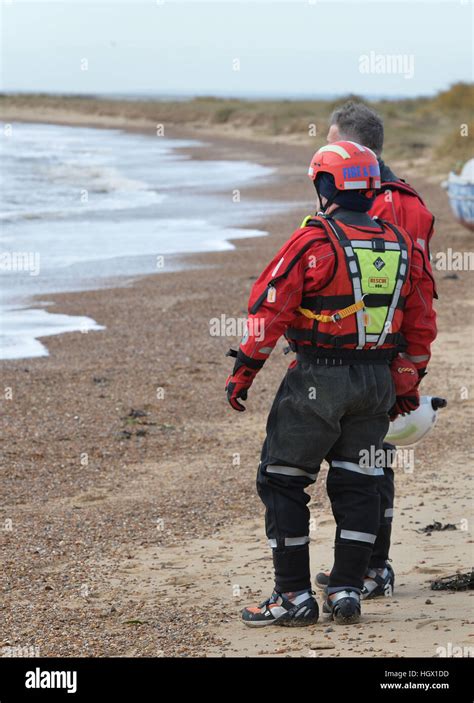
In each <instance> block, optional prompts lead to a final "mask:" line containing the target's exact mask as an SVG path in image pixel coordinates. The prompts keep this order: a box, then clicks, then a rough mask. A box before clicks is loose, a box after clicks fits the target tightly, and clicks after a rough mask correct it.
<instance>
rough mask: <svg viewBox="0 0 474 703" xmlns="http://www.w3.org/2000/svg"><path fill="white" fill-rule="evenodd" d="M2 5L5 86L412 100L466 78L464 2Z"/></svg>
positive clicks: (158, 0) (60, 1)
mask: <svg viewBox="0 0 474 703" xmlns="http://www.w3.org/2000/svg"><path fill="white" fill-rule="evenodd" d="M0 2H1V5H2V55H1V58H2V89H3V90H7V91H42V92H67V93H119V94H128V93H135V94H140V93H148V92H150V93H153V94H163V95H179V94H181V95H189V94H214V95H223V94H224V95H225V94H227V95H236V96H238V95H249V96H251V95H262V96H265V95H267V96H269V95H278V96H284V95H288V96H296V95H310V96H317V95H327V94H339V95H340V94H347V93H349V92H353V93H358V94H361V95H369V96H370V95H385V96H398V95H407V96H415V95H420V94H423V95H427V94H432V93H434V92H436V91H438V90H440V89H443V88H446V87H447V86H449V85H450V84H451V83H453V82H455V81H459V80H464V81H471V80H472V79H473V52H472V38H473V37H472V21H473V3H472V0H444V1H437V0H425V1H418V2H416V1H410V2H404V0H397V2H390V1H389V0H377V2H370V1H367V0H366V1H363V2H359V1H358V0H353V1H352V2H339V1H338V0H330V1H326V2H324V1H323V0H305V1H304V2H303V1H301V2H300V1H299V0H291V1H290V2H288V1H287V2H280V1H279V0H253V1H251V2H242V1H236V0H219V2H200V1H198V0H186V1H179V0H164V1H163V0H133V1H130V0H129V1H128V2H126V1H124V0H106V1H103V2H87V0H57V1H55V2H43V1H42V0H36V1H35V2H24V1H23V0H0ZM393 56H398V57H400V58H399V59H398V60H397V62H395V63H394V61H393V58H392V57H393ZM84 69H87V70H84Z"/></svg>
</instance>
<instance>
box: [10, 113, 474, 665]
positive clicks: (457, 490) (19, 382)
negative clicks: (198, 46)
mask: <svg viewBox="0 0 474 703" xmlns="http://www.w3.org/2000/svg"><path fill="white" fill-rule="evenodd" d="M68 114H69V113H68ZM3 119H4V121H5V120H13V119H16V120H22V119H23V120H27V119H32V117H31V114H29V116H28V114H27V113H26V112H25V111H23V112H22V110H20V109H19V108H18V109H16V111H15V109H14V107H12V108H11V109H10V112H8V111H7V113H6V114H5V115H4V116H3ZM35 119H38V121H42V120H50V121H57V122H60V123H61V122H63V123H64V121H65V120H66V117H65V116H64V114H58V113H56V115H52V114H51V113H48V115H45V114H43V113H42V112H41V111H40V112H39V113H38V114H37V115H35ZM67 119H68V123H69V124H92V125H94V126H98V122H99V121H98V120H96V119H92V120H91V119H89V120H88V119H87V116H84V115H82V114H78V115H76V117H75V121H74V116H73V117H71V115H70V114H69V116H68V117H67ZM103 121H104V124H103V125H102V126H108V127H110V126H112V127H114V126H120V127H121V128H132V129H141V130H144V131H147V130H150V129H151V126H150V123H146V124H140V123H137V121H136V120H131V119H129V120H128V121H127V120H125V119H122V120H121V121H120V124H114V123H113V121H111V120H110V119H109V118H104V120H103ZM244 134H245V133H244ZM167 136H169V137H172V136H176V137H180V138H181V137H186V138H188V137H189V138H193V137H196V136H198V137H202V138H203V139H205V141H206V142H207V144H208V146H206V147H204V148H200V149H195V150H192V149H191V150H190V153H191V155H192V157H193V158H199V159H206V158H214V159H219V158H225V159H235V160H239V159H248V160H250V161H254V162H257V163H259V164H262V165H269V166H272V167H274V168H276V169H277V175H278V179H273V180H272V181H271V182H269V183H267V184H265V185H259V186H256V187H252V188H248V189H243V190H242V193H241V198H242V199H246V201H248V200H255V201H261V200H269V201H281V200H285V201H293V202H294V203H295V207H294V209H292V210H288V212H285V214H284V215H279V216H278V217H271V218H267V217H266V214H265V212H261V213H259V216H260V222H259V227H261V228H262V229H265V230H267V231H268V232H269V236H267V237H261V238H252V239H242V240H238V241H236V242H235V249H234V250H232V251H225V252H216V253H206V254H195V255H192V256H189V257H185V258H183V264H184V265H185V270H184V271H181V272H176V271H174V272H166V266H165V269H164V271H163V272H162V273H159V274H156V275H150V276H144V277H130V278H125V279H123V282H121V285H120V286H118V287H116V288H109V289H102V290H98V291H86V292H81V293H69V294H57V295H48V296H47V299H48V301H53V302H54V306H53V307H50V308H49V310H50V312H60V313H67V314H70V315H87V316H90V317H91V318H92V319H94V320H96V321H97V322H98V323H99V324H100V325H103V326H105V328H106V329H105V330H104V331H97V332H89V333H87V334H83V333H80V332H78V333H71V334H64V335H59V336H56V337H51V338H48V339H47V340H46V341H45V343H46V344H47V347H48V350H49V352H50V355H49V356H48V357H45V358H39V359H24V360H18V361H8V362H2V364H1V366H2V410H3V412H2V431H3V436H4V438H5V441H4V446H3V451H2V453H3V462H2V463H3V467H2V470H1V476H2V479H1V480H2V487H3V495H4V499H3V500H2V504H1V506H0V527H2V528H3V529H0V543H1V550H2V554H3V580H2V581H3V584H2V594H1V599H0V613H1V619H2V621H3V623H2V626H1V629H0V651H2V649H3V651H7V650H8V649H9V648H15V647H17V648H18V647H20V648H21V647H24V648H29V647H33V648H38V654H39V655H40V656H104V657H110V656H112V657H121V656H136V657H144V656H151V657H155V656H193V657H196V656H217V657H221V656H236V655H238V656H252V657H253V656H272V657H274V656H296V657H301V656H305V657H308V656H316V657H326V656H331V657H332V656H380V657H383V656H397V657H398V656H400V657H403V656H423V657H436V656H440V654H442V652H443V648H445V649H447V648H448V646H449V643H451V646H460V647H473V648H474V636H473V628H472V624H473V616H472V613H473V607H472V606H473V600H472V597H473V595H474V594H473V592H472V591H467V592H457V593H454V592H448V591H432V590H430V582H431V580H432V579H434V578H437V577H442V576H447V575H450V574H453V573H455V572H456V571H457V570H460V571H462V572H465V571H467V570H468V569H469V568H470V566H471V563H472V542H473V540H472V525H471V516H472V503H471V498H470V496H471V488H472V469H471V462H472V456H470V455H469V451H468V446H467V442H466V439H467V438H468V437H469V436H470V434H471V429H472V424H471V423H472V405H473V400H472V397H471V388H470V384H471V380H470V379H471V378H472V376H471V374H472V348H473V343H474V339H473V326H472V309H473V307H472V298H471V297H470V296H471V293H472V287H471V275H472V273H471V272H470V271H466V270H464V271H457V272H455V274H454V273H453V272H452V271H436V280H437V286H438V293H439V300H438V301H437V305H436V307H437V312H438V324H439V337H438V340H437V341H436V344H435V347H434V354H433V359H432V363H431V366H430V372H429V375H428V377H427V378H426V379H425V381H424V383H423V386H422V390H423V392H424V393H425V394H438V395H443V396H445V397H447V398H448V401H449V406H448V408H447V409H446V410H445V411H443V412H442V414H441V416H440V420H439V423H438V426H437V428H436V430H435V431H434V432H433V434H432V435H430V441H427V442H425V443H423V444H421V445H420V446H419V447H417V449H416V454H415V456H416V465H415V468H414V471H413V473H404V472H403V471H400V472H399V474H398V476H397V491H398V494H397V499H396V517H395V521H394V535H393V550H392V557H393V566H394V569H395V572H396V578H397V581H396V589H395V595H394V597H393V598H391V599H390V598H387V599H378V600H375V601H369V602H365V603H364V606H363V619H362V622H361V623H360V625H357V626H354V627H350V628H343V627H337V626H335V625H331V623H330V622H328V621H327V620H326V619H325V617H322V618H321V620H320V622H319V623H318V624H317V625H316V626H314V627H310V628H302V629H301V631H298V632H293V631H290V632H288V631H286V630H284V629H283V628H266V629H264V631H262V630H251V629H249V628H245V627H244V626H243V625H242V624H241V622H240V609H241V608H242V607H243V606H244V605H248V604H249V603H250V602H255V601H261V600H263V599H264V598H266V597H267V596H268V595H269V592H270V590H271V588H272V575H271V572H272V564H271V553H270V549H268V547H267V544H266V539H265V534H264V527H263V506H262V505H261V503H260V500H259V498H258V497H257V495H256V492H255V474H256V469H257V464H258V459H259V452H260V447H261V443H262V441H263V437H264V429H265V420H266V415H267V412H268V410H269V407H270V404H271V401H272V399H273V396H274V393H275V391H276V389H277V387H278V384H279V381H280V379H281V377H282V375H283V374H284V372H285V368H286V366H287V365H288V363H289V361H290V359H289V357H287V356H284V355H283V354H282V353H281V349H282V348H283V346H284V345H283V344H282V343H280V348H279V349H276V350H275V352H274V354H273V355H272V358H271V359H270V361H269V363H268V364H267V365H266V367H265V369H264V370H263V372H262V373H261V374H259V376H258V378H257V380H256V382H255V384H254V386H253V387H252V389H251V391H250V393H249V401H248V403H247V407H248V410H247V412H246V413H242V414H237V413H234V412H233V411H232V410H231V409H230V407H229V406H228V404H227V402H226V399H225V395H224V392H223V388H224V383H225V379H226V376H227V375H228V373H229V370H230V368H231V366H232V364H231V361H230V360H229V359H228V358H226V357H225V352H226V351H227V349H228V348H229V347H230V346H231V345H232V346H235V344H236V343H237V341H238V340H237V339H236V338H235V337H228V338H225V337H214V336H211V334H210V330H209V326H210V320H211V319H212V318H215V317H220V316H221V315H222V314H224V315H226V316H230V317H236V316H237V317H245V314H246V303H247V298H248V293H249V290H250V286H251V284H252V280H253V279H254V278H255V277H256V276H257V275H258V274H259V273H260V271H261V270H262V269H263V267H264V266H265V265H266V264H267V262H268V261H269V260H270V258H271V257H272V256H273V255H274V253H275V252H276V251H277V249H278V247H279V246H280V245H281V244H282V243H283V242H284V241H285V239H286V238H287V237H288V236H289V235H290V234H291V233H292V232H293V230H294V229H295V228H296V227H297V226H298V225H299V223H300V221H301V219H302V218H303V216H304V215H306V214H309V213H310V212H312V211H313V210H314V203H313V202H312V200H311V197H312V193H311V189H310V185H309V184H308V182H307V178H306V175H305V173H306V168H307V163H308V159H309V158H310V156H311V153H312V151H313V150H314V149H312V146H311V144H309V145H308V144H303V143H297V140H295V139H292V137H291V135H290V136H289V137H288V138H287V139H286V140H285V138H283V137H282V136H281V135H278V136H276V137H274V138H272V137H270V136H269V137H267V138H265V139H258V140H257V139H255V138H250V137H249V136H248V135H247V134H245V136H244V137H242V133H239V132H238V131H235V132H234V133H233V134H231V133H229V130H227V132H226V131H225V130H219V129H217V128H209V129H207V130H196V129H192V128H191V127H188V128H185V127H183V126H175V127H174V128H170V129H169V130H167ZM313 146H316V143H314V144H313ZM390 165H391V166H392V168H393V169H394V170H395V171H396V172H397V173H398V175H400V176H403V177H404V178H406V179H407V180H408V181H409V182H411V183H412V185H414V186H415V187H416V188H417V189H418V190H419V192H420V193H421V194H422V196H423V197H424V198H425V200H426V202H427V204H428V205H429V207H430V208H431V209H432V211H433V212H434V214H435V216H436V233H435V237H434V239H433V241H432V248H433V252H437V251H445V250H446V249H447V248H448V247H451V248H452V249H453V250H455V251H469V250H471V249H472V242H471V237H472V233H469V232H468V231H467V230H465V229H463V228H462V227H461V226H459V225H458V224H456V222H455V221H454V219H453V218H452V215H451V212H450V210H449V206H448V201H447V197H446V194H445V192H444V191H443V190H442V189H441V187H440V185H439V178H438V177H437V176H435V175H433V173H431V175H430V176H429V177H426V176H422V175H421V168H420V163H418V162H417V161H416V160H414V161H411V162H410V163H408V162H407V161H399V162H391V163H390ZM232 208H238V204H237V203H233V202H232V194H231V193H229V220H230V221H231V220H232V216H233V215H232ZM10 389H11V390H10ZM235 455H238V456H239V457H240V464H238V465H237V464H236V460H235ZM325 473H326V469H324V468H323V470H322V471H321V475H320V477H319V479H318V482H317V484H316V486H315V487H313V488H312V489H311V497H312V500H311V505H310V507H311V510H312V516H313V518H314V522H315V527H314V530H313V531H312V533H311V538H312V542H311V556H312V570H313V573H316V571H318V570H320V568H321V567H329V566H331V559H332V546H331V545H332V541H333V533H334V522H333V518H332V515H331V512H330V507H329V501H328V499H327V496H326V491H325ZM434 521H439V522H441V523H443V524H446V523H452V524H455V525H456V528H457V529H455V530H446V531H440V532H432V533H430V534H425V533H421V532H419V531H418V530H420V529H421V528H423V527H425V526H426V525H428V524H431V523H433V522H434ZM5 648H7V649H5Z"/></svg>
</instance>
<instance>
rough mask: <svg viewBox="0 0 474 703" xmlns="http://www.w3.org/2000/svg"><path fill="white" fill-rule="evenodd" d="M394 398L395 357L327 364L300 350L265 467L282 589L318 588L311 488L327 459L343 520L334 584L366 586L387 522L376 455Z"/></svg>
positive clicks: (261, 478) (273, 416) (275, 416)
mask: <svg viewBox="0 0 474 703" xmlns="http://www.w3.org/2000/svg"><path fill="white" fill-rule="evenodd" d="M394 402H395V391H394V385H393V381H392V378H391V375H390V368H389V364H388V362H385V363H380V364H350V365H341V366H325V365H318V364H315V363H314V361H312V360H308V359H307V357H306V356H303V355H300V354H298V356H297V363H296V365H295V366H290V368H289V369H288V371H287V373H286V375H285V377H284V379H283V381H282V383H281V385H280V388H279V390H278V392H277V394H276V397H275V400H274V402H273V405H272V408H271V410H270V414H269V416H268V421H267V436H266V439H265V442H264V445H263V449H262V456H261V461H260V464H259V468H258V474H257V490H258V493H259V495H260V498H261V499H262V501H263V503H264V504H265V507H266V514H265V526H266V533H267V537H268V539H269V543H270V546H271V547H272V548H273V562H274V567H275V590H277V591H278V592H288V591H297V590H302V589H306V588H308V589H309V588H311V578H310V569H309V546H308V543H309V517H310V515H309V510H308V507H307V504H308V502H309V500H310V497H309V495H308V494H307V493H306V492H305V488H307V487H308V486H309V485H310V484H312V483H314V482H315V481H316V477H317V474H318V471H319V468H320V465H321V462H322V461H323V459H327V460H328V461H329V464H330V469H329V472H328V479H327V491H328V495H329V498H330V501H331V506H332V511H333V514H334V517H335V520H336V524H337V528H336V538H335V554H334V567H333V569H332V572H331V575H330V581H329V586H330V588H331V589H332V588H335V589H341V590H342V589H343V588H347V587H351V588H353V589H355V590H360V589H361V588H362V585H363V579H364V576H365V574H366V571H367V568H368V564H369V559H370V556H371V552H372V548H373V546H374V543H375V540H376V535H377V533H378V530H379V523H380V495H379V486H378V482H380V480H381V478H382V477H383V468H381V467H380V466H374V465H373V464H374V462H373V461H371V458H373V457H374V456H377V455H376V454H374V452H375V451H376V450H380V449H381V448H382V445H383V440H384V437H385V435H386V433H387V430H388V425H389V418H388V411H389V410H390V408H391V407H392V406H393V404H394ZM379 454H381V452H379ZM375 463H376V462H375Z"/></svg>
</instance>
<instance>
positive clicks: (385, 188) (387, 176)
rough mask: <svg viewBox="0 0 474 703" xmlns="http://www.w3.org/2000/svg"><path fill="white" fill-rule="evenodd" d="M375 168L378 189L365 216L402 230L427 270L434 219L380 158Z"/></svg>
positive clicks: (415, 193)
mask: <svg viewBox="0 0 474 703" xmlns="http://www.w3.org/2000/svg"><path fill="white" fill-rule="evenodd" d="M379 165H380V176H381V179H382V186H381V188H380V192H379V194H378V195H377V197H376V198H375V201H374V204H373V205H372V208H371V209H370V212H369V214H370V215H372V217H379V218H380V219H382V220H387V221H388V222H392V223H393V224H394V225H399V226H400V227H403V229H406V230H407V232H408V234H409V235H410V236H411V237H412V239H413V240H414V241H415V242H417V244H419V245H420V247H421V248H422V249H423V252H424V254H425V257H426V265H427V267H428V269H429V270H431V264H430V240H431V237H432V236H433V231H434V219H435V218H434V216H433V215H432V214H431V212H430V211H429V210H428V208H427V207H426V205H425V203H424V202H423V200H422V198H421V196H420V195H419V194H418V193H417V192H416V190H415V189H414V188H412V186H411V185H409V184H408V183H405V181H401V180H400V179H399V178H397V177H396V176H395V174H394V173H393V172H392V171H391V170H390V169H389V168H388V167H387V166H386V165H385V164H384V162H383V161H382V160H381V159H380V160H379ZM435 297H436V296H435Z"/></svg>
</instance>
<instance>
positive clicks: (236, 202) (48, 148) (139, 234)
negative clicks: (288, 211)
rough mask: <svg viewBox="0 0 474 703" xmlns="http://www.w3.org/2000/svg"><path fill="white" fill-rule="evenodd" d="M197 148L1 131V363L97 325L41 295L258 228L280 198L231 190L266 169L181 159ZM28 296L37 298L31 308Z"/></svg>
mask: <svg viewBox="0 0 474 703" xmlns="http://www.w3.org/2000/svg"><path fill="white" fill-rule="evenodd" d="M200 145H201V146H202V142H197V141H191V140H175V139H167V138H164V137H151V136H146V135H141V134H136V133H132V132H123V131H121V130H108V129H107V130H105V129H90V128H82V127H69V126H59V125H49V124H25V123H13V124H12V125H11V126H5V127H4V130H3V134H2V139H1V143H0V147H1V168H0V179H1V193H2V194H1V201H0V290H1V298H0V358H2V359H15V358H23V357H31V356H44V355H47V353H48V352H47V348H46V347H45V346H44V344H42V343H41V342H40V341H39V339H38V338H40V337H45V336H48V335H52V334H60V333H63V332H67V331H75V330H83V331H89V330H100V329H103V327H102V326H101V325H100V320H97V321H95V320H92V319H90V318H89V317H87V316H86V315H85V316H75V317H73V316H68V315H59V314H56V313H54V312H53V311H51V307H52V306H51V305H49V308H50V309H49V310H48V309H47V308H48V300H47V294H48V293H55V292H61V291H79V290H86V289H94V288H99V287H100V286H102V285H107V284H109V285H110V284H111V282H112V281H113V282H114V284H115V285H116V284H117V280H118V277H130V276H136V275H140V274H148V273H153V272H159V271H170V270H176V269H177V268H178V269H179V268H180V267H182V266H183V262H182V261H180V256H181V258H182V255H183V254H184V253H187V252H203V251H213V250H222V249H229V248H232V244H231V242H230V241H229V240H230V239H236V238H239V237H252V236H259V235H263V234H265V232H264V231H262V230H260V229H257V228H249V227H248V225H249V224H251V223H252V222H254V221H255V219H256V218H255V214H256V212H259V211H260V212H265V213H266V214H267V215H268V212H269V211H276V210H278V209H279V208H283V207H285V204H284V203H278V204H275V203H273V204H270V203H265V209H263V203H262V204H258V203H255V201H250V200H248V201H246V200H245V198H244V199H241V198H238V197H237V198H236V197H235V195H236V193H237V194H238V192H239V189H240V188H242V187H245V186H246V185H249V184H250V185H253V184H255V183H256V182H258V181H261V180H262V179H268V178H271V176H272V169H270V168H268V167H265V166H261V165H259V164H255V163H251V162H249V161H231V160H215V161H211V160H209V161H206V160H200V159H192V158H190V156H189V155H187V153H186V151H185V150H186V148H189V147H198V146H200ZM259 205H260V206H261V207H259ZM230 223H231V224H230ZM244 225H247V227H245V228H244ZM123 280H125V279H123ZM33 295H40V296H45V297H44V298H43V297H42V298H41V303H40V302H36V303H32V302H31V297H32V296H33ZM53 307H54V306H53Z"/></svg>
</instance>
